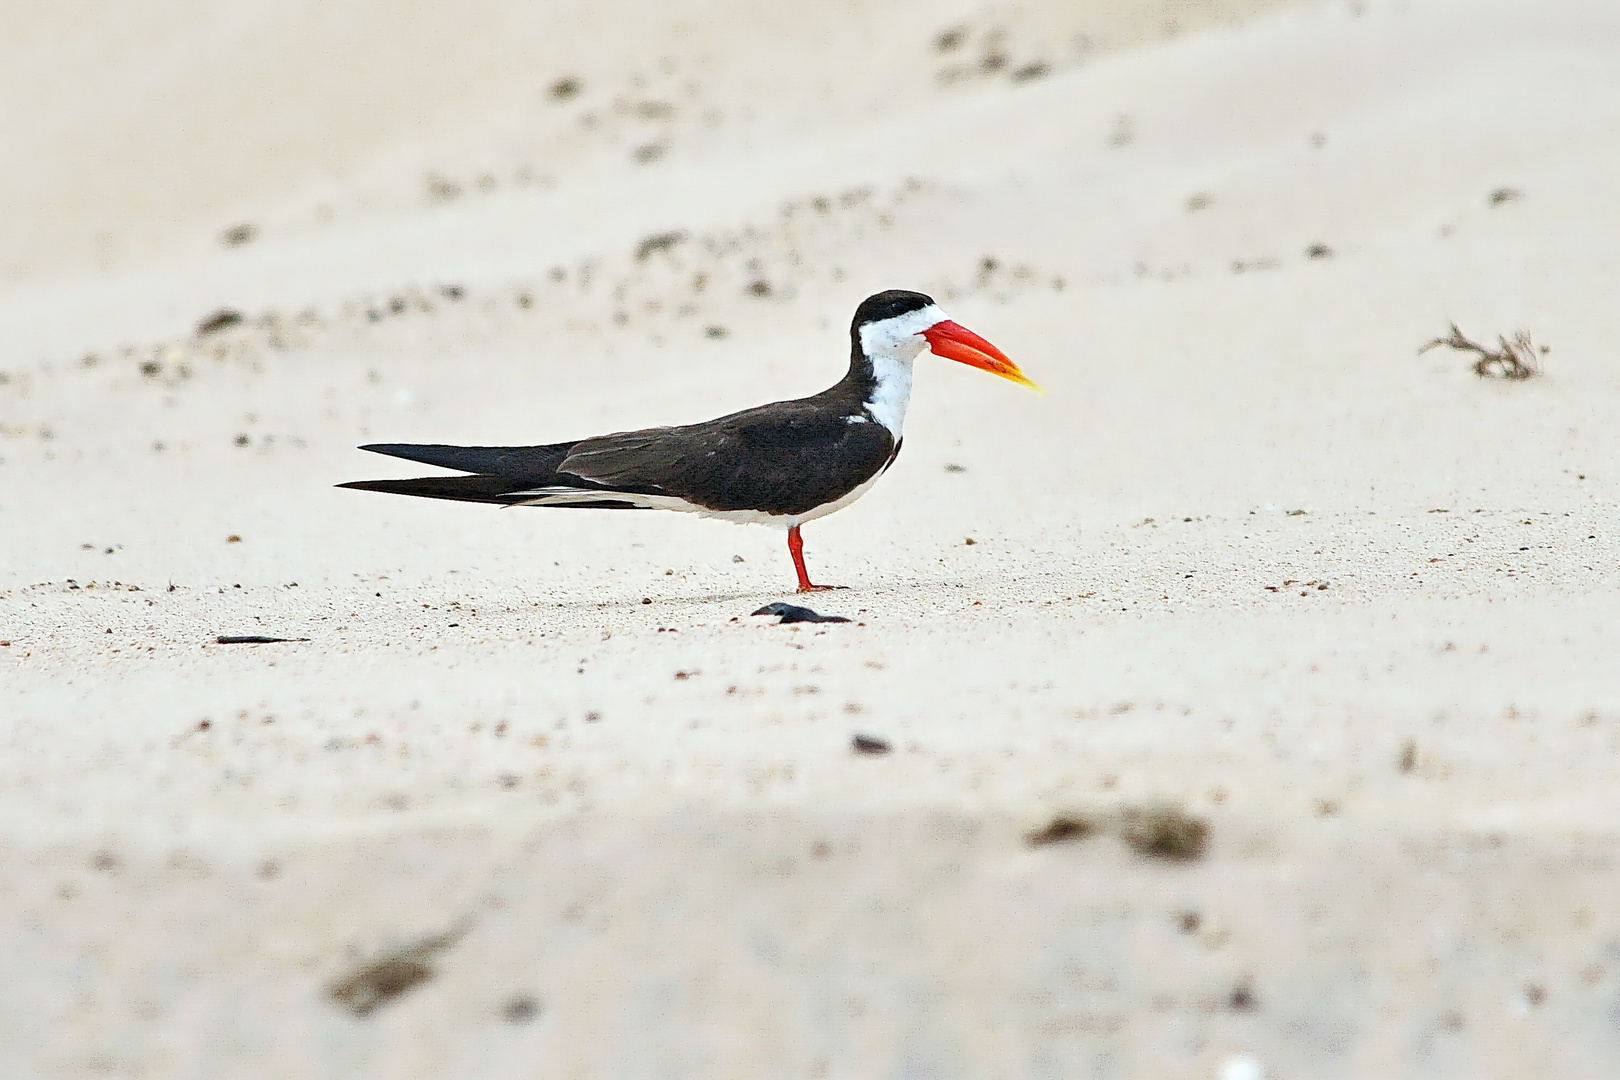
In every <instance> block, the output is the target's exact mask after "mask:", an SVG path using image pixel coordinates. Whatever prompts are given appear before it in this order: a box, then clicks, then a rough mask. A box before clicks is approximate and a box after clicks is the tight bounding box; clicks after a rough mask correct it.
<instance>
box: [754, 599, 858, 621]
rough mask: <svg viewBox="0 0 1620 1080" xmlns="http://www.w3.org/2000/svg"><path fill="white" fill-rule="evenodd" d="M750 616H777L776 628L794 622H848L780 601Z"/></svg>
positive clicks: (767, 605)
mask: <svg viewBox="0 0 1620 1080" xmlns="http://www.w3.org/2000/svg"><path fill="white" fill-rule="evenodd" d="M750 614H752V615H779V616H781V621H780V622H778V623H777V625H778V626H782V625H785V624H786V623H795V622H849V620H848V619H846V618H844V617H843V616H842V615H823V614H822V613H821V612H819V611H811V610H810V609H809V608H807V607H800V606H799V605H798V604H785V603H783V602H782V601H780V600H778V601H777V602H776V603H774V604H766V605H765V606H764V607H762V608H760V609H759V610H758V611H754V612H750Z"/></svg>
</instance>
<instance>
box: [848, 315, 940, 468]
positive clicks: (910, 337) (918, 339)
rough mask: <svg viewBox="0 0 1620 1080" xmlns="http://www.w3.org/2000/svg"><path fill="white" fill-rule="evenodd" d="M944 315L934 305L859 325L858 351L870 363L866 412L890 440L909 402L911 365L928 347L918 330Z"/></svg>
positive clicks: (896, 435)
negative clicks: (887, 433)
mask: <svg viewBox="0 0 1620 1080" xmlns="http://www.w3.org/2000/svg"><path fill="white" fill-rule="evenodd" d="M945 318H946V315H945V313H944V312H943V311H941V310H940V309H939V308H938V307H937V306H935V305H933V304H929V305H928V306H927V307H925V308H919V309H918V310H916V311H910V312H907V313H906V314H904V315H896V316H895V317H894V318H892V319H882V320H880V321H878V322H869V323H867V324H866V325H865V326H863V327H861V352H862V353H864V354H865V355H866V358H867V360H869V361H870V362H871V364H872V380H873V385H872V391H871V393H870V394H869V395H867V399H866V411H867V412H869V413H871V414H872V419H874V420H876V421H877V422H878V423H880V424H882V425H883V426H884V427H886V428H888V429H889V434H890V435H893V436H894V441H895V442H899V441H900V430H901V428H902V427H904V426H905V422H906V405H907V404H908V403H909V402H910V401H911V364H912V361H914V360H916V359H917V357H918V355H919V354H920V353H921V352H922V351H923V350H924V349H926V348H928V339H926V338H924V337H923V336H922V332H923V331H924V330H927V329H928V328H929V327H930V326H933V325H934V324H935V323H938V322H942V321H944V319H945Z"/></svg>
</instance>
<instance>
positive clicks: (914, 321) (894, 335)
mask: <svg viewBox="0 0 1620 1080" xmlns="http://www.w3.org/2000/svg"><path fill="white" fill-rule="evenodd" d="M949 317H950V316H948V315H946V314H945V313H944V312H943V311H941V310H940V309H939V305H938V304H929V305H928V306H927V307H923V308H918V309H917V310H916V311H908V312H906V313H905V314H904V315H895V316H894V317H892V318H888V319H878V320H876V321H874V322H869V323H867V324H866V325H865V326H862V327H861V348H862V349H864V350H865V351H866V352H867V353H868V354H869V355H870V354H872V353H875V352H879V351H882V352H887V351H889V350H890V349H893V348H895V347H897V346H907V347H914V348H915V349H916V350H918V351H920V350H921V348H922V345H923V343H922V342H921V341H912V340H910V339H912V338H914V337H916V335H918V334H920V333H922V332H923V331H924V330H927V329H928V328H929V327H930V326H933V325H934V324H935V323H940V322H944V321H945V320H946V319H948V318H949Z"/></svg>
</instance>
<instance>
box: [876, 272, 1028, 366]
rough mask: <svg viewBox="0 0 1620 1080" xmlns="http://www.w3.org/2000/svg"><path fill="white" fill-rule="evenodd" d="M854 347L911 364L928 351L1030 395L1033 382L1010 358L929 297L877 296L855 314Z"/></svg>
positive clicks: (899, 291)
mask: <svg viewBox="0 0 1620 1080" xmlns="http://www.w3.org/2000/svg"><path fill="white" fill-rule="evenodd" d="M850 330H851V336H852V337H854V339H855V346H856V348H858V349H859V350H860V351H861V352H862V353H863V354H864V355H865V356H866V357H867V358H868V359H869V360H872V361H873V362H876V361H877V360H878V359H879V358H892V359H894V360H899V361H900V362H902V363H905V364H908V365H909V364H910V362H911V361H912V360H914V359H916V357H917V355H918V354H919V353H921V352H922V351H923V349H925V348H926V349H928V350H929V351H930V352H932V353H933V354H934V355H935V356H942V357H944V358H945V359H947V360H955V361H956V362H957V363H959V364H966V365H968V366H969V367H976V368H978V369H979V370H980V371H988V372H990V374H992V375H999V376H1001V377H1002V378H1003V379H1008V380H1011V381H1012V382H1015V383H1019V384H1021V385H1023V386H1027V387H1029V388H1030V389H1031V390H1036V391H1039V390H1040V389H1041V388H1040V387H1039V386H1037V385H1035V383H1033V382H1031V381H1030V380H1029V379H1028V378H1027V377H1026V376H1025V375H1024V373H1023V372H1022V371H1019V370H1018V365H1017V364H1015V363H1013V362H1012V361H1011V360H1009V359H1008V358H1007V354H1006V353H1004V352H1002V351H1001V350H1000V349H998V348H996V347H995V346H994V345H992V344H990V343H989V342H988V341H986V340H985V339H984V338H982V337H980V336H979V335H978V334H975V333H974V332H973V331H971V330H969V329H968V328H967V327H965V326H963V325H961V324H960V323H957V322H952V321H951V319H950V318H949V317H948V316H947V315H946V314H945V312H943V311H941V310H940V308H939V305H938V304H936V303H934V299H933V297H931V296H925V295H923V294H922V293H918V292H907V291H905V290H904V289H890V290H889V291H887V292H880V293H875V294H874V295H872V296H868V297H867V298H866V299H865V300H863V301H862V302H861V306H860V307H858V308H856V309H855V321H854V324H853V325H852V326H851V328H850Z"/></svg>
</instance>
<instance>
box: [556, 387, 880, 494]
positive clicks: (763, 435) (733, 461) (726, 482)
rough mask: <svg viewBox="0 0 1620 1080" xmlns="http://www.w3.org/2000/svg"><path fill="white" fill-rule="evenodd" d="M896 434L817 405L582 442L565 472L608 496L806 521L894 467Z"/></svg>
mask: <svg viewBox="0 0 1620 1080" xmlns="http://www.w3.org/2000/svg"><path fill="white" fill-rule="evenodd" d="M894 452H895V445H894V439H893V437H892V436H891V435H890V434H889V429H888V428H886V427H884V426H883V425H882V424H876V423H872V422H871V421H870V420H869V419H868V418H866V417H865V416H864V415H861V416H860V421H859V422H854V423H852V422H851V421H850V419H849V416H848V415H847V413H846V412H845V411H844V410H841V409H829V408H827V406H826V404H825V403H824V402H817V401H816V399H814V398H806V399H801V400H798V401H782V402H777V403H776V404H773V405H765V406H761V407H760V408H757V409H748V410H746V411H744V412H740V413H733V414H732V415H730V416H723V417H721V418H720V419H718V420H710V421H708V422H707V423H702V424H689V425H686V426H684V427H668V428H651V429H648V430H646V431H626V432H621V433H619V434H617V435H604V436H602V437H600V438H596V439H584V440H582V441H580V442H578V443H575V444H574V446H573V447H572V448H571V449H570V450H569V452H568V456H567V457H566V458H564V459H563V461H562V463H561V464H560V465H558V466H557V471H558V472H559V473H561V474H565V475H573V476H577V477H579V478H580V479H582V480H586V481H592V482H595V483H598V484H601V485H602V486H603V487H605V488H608V489H617V490H620V491H636V492H645V493H660V494H666V495H674V496H676V497H678V498H681V499H685V500H686V501H687V502H691V503H695V504H696V505H698V506H702V507H704V508H706V509H709V510H759V511H763V512H764V513H768V514H789V515H791V514H804V513H808V512H809V511H811V510H813V509H815V508H816V507H818V506H823V505H825V504H827V503H830V502H833V501H835V500H837V499H839V498H841V497H843V496H844V495H847V494H849V493H850V492H851V491H853V490H854V489H855V488H857V487H859V486H860V485H861V484H863V483H865V482H866V481H867V480H869V479H871V478H872V477H873V476H875V475H877V474H878V473H879V472H881V471H882V470H883V468H884V466H886V465H887V464H888V463H889V462H890V461H891V460H892V459H893V458H894Z"/></svg>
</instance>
